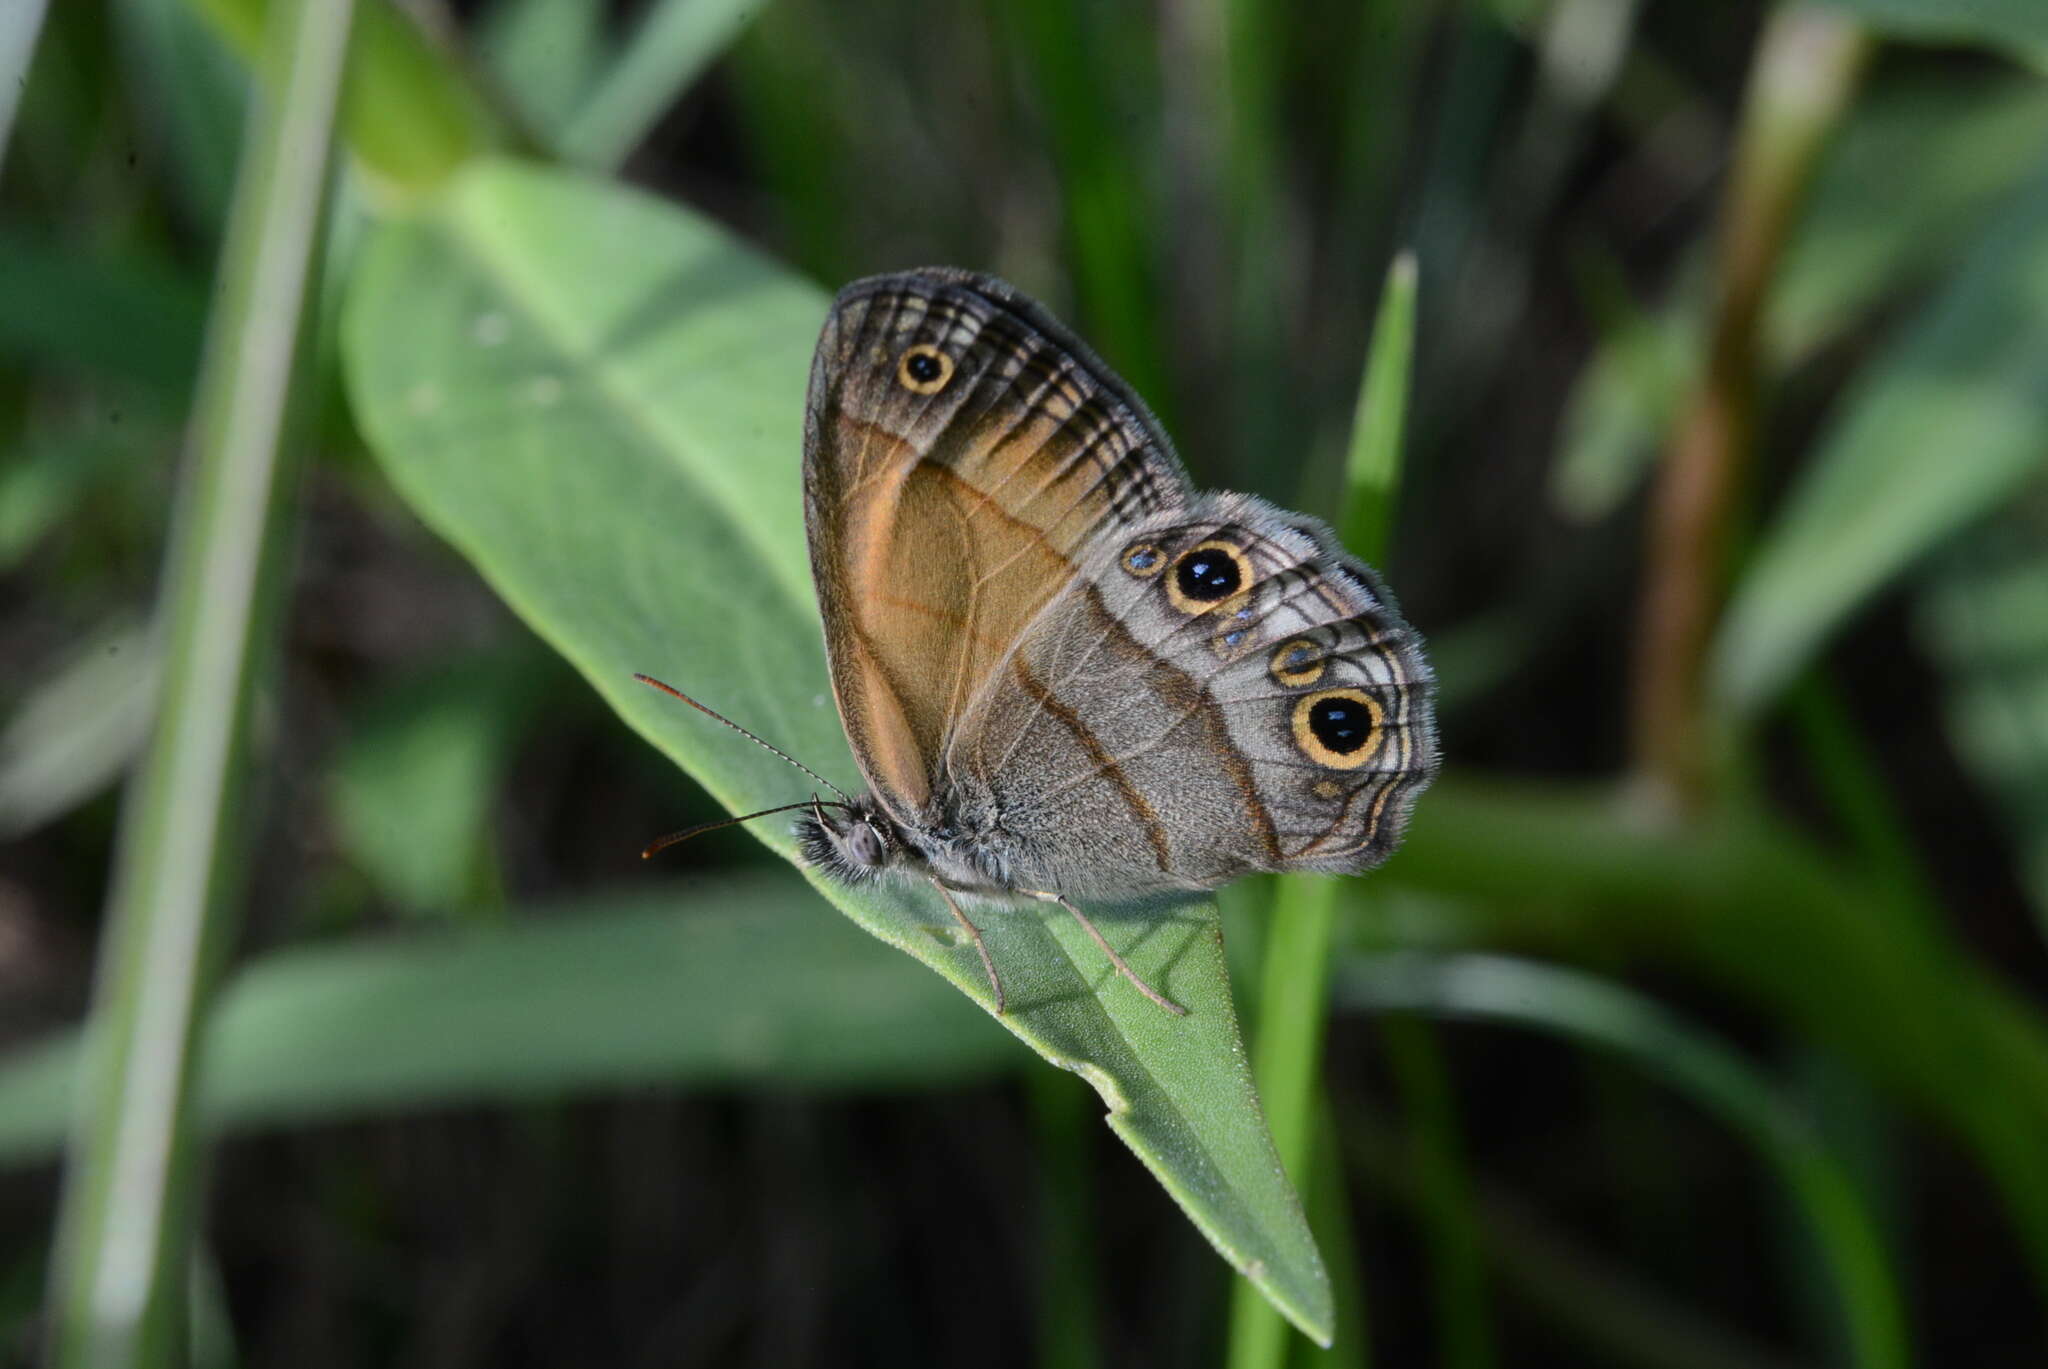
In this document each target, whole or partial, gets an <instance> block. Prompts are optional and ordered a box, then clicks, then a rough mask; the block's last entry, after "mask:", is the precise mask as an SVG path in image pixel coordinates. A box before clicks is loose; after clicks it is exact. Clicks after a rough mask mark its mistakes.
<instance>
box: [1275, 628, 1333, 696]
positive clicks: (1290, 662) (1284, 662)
mask: <svg viewBox="0 0 2048 1369" xmlns="http://www.w3.org/2000/svg"><path fill="white" fill-rule="evenodd" d="M1328 667H1329V662H1328V661H1326V660H1325V659H1324V658H1323V649H1322V647H1321V646H1320V645H1318V644H1317V643H1315V642H1311V641H1310V640H1309V639H1308V638H1306V637H1296V638H1295V639H1294V640H1293V641H1290V642H1282V643H1281V644H1280V646H1279V648H1278V649H1277V650H1276V651H1274V653H1273V660H1272V663H1271V664H1270V665H1269V666H1268V667H1267V668H1268V669H1269V670H1271V671H1272V674H1273V678H1274V679H1275V680H1278V681H1279V682H1280V683H1281V684H1284V685H1286V686H1287V687H1288V688H1289V689H1300V688H1302V687H1303V686H1304V685H1312V684H1314V683H1315V682H1316V681H1317V680H1320V679H1322V678H1323V671H1324V670H1326V669H1328Z"/></svg>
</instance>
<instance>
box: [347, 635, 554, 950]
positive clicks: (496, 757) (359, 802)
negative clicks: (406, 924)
mask: <svg viewBox="0 0 2048 1369" xmlns="http://www.w3.org/2000/svg"><path fill="white" fill-rule="evenodd" d="M541 654H542V653H541V652H540V651H539V649H538V648H537V647H532V646H531V645H530V644H529V646H528V649H527V650H525V651H494V652H478V653H472V654H465V655H460V656H452V657H449V658H446V659H443V660H440V661H437V662H435V663H434V664H433V665H432V666H431V667H430V668H427V669H423V670H420V671H417V672H414V673H411V674H408V675H403V676H400V677H399V678H398V679H397V680H396V681H395V682H394V683H392V684H390V685H388V686H387V687H385V688H383V689H381V690H380V691H379V692H378V693H376V694H375V695H373V696H371V698H370V699H369V701H368V703H367V704H366V705H365V706H364V707H363V708H362V709H361V710H360V711H359V712H358V713H357V714H356V716H355V717H354V718H353V719H352V721H351V724H350V726H349V728H348V731H347V734H346V741H345V743H344V744H343V746H342V749H341V751H340V754H339V755H338V756H337V757H336V759H335V762H334V764H333V767H332V770H331V772H330V779H329V784H328V802H329V806H330V808H331V809H332V811H333V814H334V824H335V829H336V833H337V835H338V836H339V837H340V839H341V842H342V844H343V846H344V848H345V849H346V850H347V852H348V854H349V855H350V857H351V858H352V859H353V860H354V861H355V863H356V864H357V865H358V866H360V867H361V868H362V870H363V872H364V873H365V874H367V875H368V876H369V877H370V880H371V882H372V883H374V884H375V885H376V886H377V889H378V892H380V893H381V894H383V896H384V897H385V898H386V899H388V900H389V901H390V902H391V903H392V904H394V905H395V906H396V907H397V908H398V909H399V910H400V911H401V912H405V913H412V914H421V915H425V916H430V917H459V916H462V915H464V914H465V913H467V912H475V911H477V909H478V907H479V905H480V904H481V903H484V902H486V901H496V900H495V898H494V896H493V895H492V894H491V892H490V891H491V890H494V889H495V888H496V887H497V880H496V878H495V874H494V870H495V862H494V861H493V860H492V858H491V855H490V847H491V842H490V817H491V813H492V809H493V807H494V805H495V804H496V802H497V800H498V797H499V795H500V794H501V792H502V790H503V778H504V771H505V769H506V767H507V766H509V765H510V764H511V760H512V743H513V741H514V734H515V730H516V729H517V727H518V724H519V722H520V719H521V718H522V717H523V716H524V715H525V714H526V713H527V712H528V711H529V710H530V708H531V707H532V705H533V703H534V700H535V698H536V696H537V695H538V694H539V692H540V689H541V688H542V687H543V686H545V685H546V684H548V683H550V682H552V679H553V675H552V673H551V672H550V671H549V670H548V668H547V667H548V665H549V664H550V662H548V661H546V660H536V659H535V658H536V657H538V656H540V655H541Z"/></svg>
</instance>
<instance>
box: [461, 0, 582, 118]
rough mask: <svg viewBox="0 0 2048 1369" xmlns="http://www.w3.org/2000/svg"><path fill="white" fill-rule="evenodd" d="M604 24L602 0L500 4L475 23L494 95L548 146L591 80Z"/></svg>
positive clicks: (528, 0) (533, 0)
mask: <svg viewBox="0 0 2048 1369" xmlns="http://www.w3.org/2000/svg"><path fill="white" fill-rule="evenodd" d="M604 18H605V5H604V3H603V0H501V3H499V4H496V5H493V6H492V7H491V9H490V11H489V12H488V13H486V14H485V15H484V16H483V18H482V20H481V21H480V26H479V29H478V32H477V37H476V46H477V50H478V52H479V53H480V54H481V55H482V57H483V58H484V60H485V61H486V62H488V63H489V64H490V68H491V72H492V75H493V76H494V77H495V85H496V89H497V90H499V91H500V92H502V93H503V95H504V98H505V99H506V100H507V101H509V102H510V103H511V105H512V107H513V108H515V109H517V110H518V112H519V115H520V117H521V118H523V119H524V120H525V121H526V125H527V127H528V128H530V129H532V130H533V131H534V132H535V133H537V134H539V135H540V137H541V139H542V141H543V142H545V143H547V144H548V145H550V146H553V145H554V142H555V140H556V139H557V138H558V137H559V136H560V134H561V132H562V130H563V128H564V127H566V126H567V125H568V122H569V118H570V116H571V115H572V114H574V113H575V112H576V109H577V107H578V106H580V105H581V104H582V103H583V101H584V100H585V99H586V98H587V97H588V96H589V94H590V89H591V86H592V85H593V84H594V83H595V81H596V80H597V73H598V69H599V67H600V65H601V64H602V63H603V61H604V55H605V53H604V46H605V43H604V39H605V34H604Z"/></svg>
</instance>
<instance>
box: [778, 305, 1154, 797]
mask: <svg viewBox="0 0 2048 1369" xmlns="http://www.w3.org/2000/svg"><path fill="white" fill-rule="evenodd" d="M1192 498H1193V495H1192V491H1191V490H1190V487H1189V485H1188V481H1187V477H1186V475H1185V474H1184V473H1183V472H1182V470H1181V467H1180V464H1179V462H1178V461H1177V460H1176V459H1175V457H1174V455H1173V452H1172V448H1171V446H1170V445H1169V444H1168V442H1167V440H1166V438H1165V437H1164V436H1163V434H1161V432H1160V430H1159V427H1158V425H1157V423H1156V422H1155V421H1154V420H1153V419H1152V417H1151V415H1150V414H1149V413H1148V412H1147V411H1146V409H1145V407H1144V405H1143V404H1142V403H1141V402H1140V401H1139V400H1138V399H1137V398H1136V397H1135V396H1133V395H1132V394H1131V393H1130V391H1129V390H1128V389H1127V388H1126V387H1125V386H1124V384H1123V383H1122V381H1121V380H1119V379H1118V378H1117V377H1116V376H1115V374H1114V373H1112V372H1111V371H1110V370H1109V369H1108V367H1106V366H1105V365H1103V364H1102V363H1101V362H1100V361H1099V360H1097V359H1096V357H1095V356H1094V354H1093V353H1092V352H1090V351H1089V350H1088V349H1087V348H1086V347H1085V346H1083V345H1082V344H1081V343H1080V342H1079V341H1078V340H1076V339H1075V338H1074V337H1073V336H1072V335H1071V334H1069V333H1068V332H1067V331H1066V330H1065V329H1064V328H1063V327H1062V326H1061V325H1059V324H1058V323H1057V322H1055V321H1054V320H1053V319H1052V318H1051V317H1050V316H1048V315H1047V314H1046V313H1045V312H1044V311H1043V310H1042V309H1040V308H1039V307H1038V306H1037V305H1036V304H1034V303H1032V302H1031V301H1030V300H1028V299H1026V298H1024V297H1022V296H1020V295H1018V294H1017V293H1016V292H1015V291H1014V290H1012V289H1011V288H1010V287H1009V286H1007V285H1004V284H1002V283H1001V282H999V281H996V280H993V279H991V278H988V277H984V276H977V275H973V274H970V273H967V272H960V271H950V270H925V271H913V272H905V273H901V274H898V275H892V276H879V277H874V278H871V279H868V280H863V281H857V282H855V283H854V284H852V285H849V286H848V287H847V288H846V289H845V290H843V291H841V292H840V294H839V297H838V298H837V300H836V301H835V302H834V304H833V308H832V312H831V314H830V316H829V317H828V318H827V320H826V323H825V328H824V332H823V334H822V336H821V337H820V340H819V345H818V351H817V355H816V358H815V360H814V361H813V364H812V370H811V383H810V396H809V401H808V405H807V408H806V413H805V428H804V500H805V524H806V527H807V529H808V532H809V537H810V550H811V566H812V572H813V575H814V578H815V580H816V583H817V589H818V599H819V607H820V609H821V610H822V612H823V616H824V623H825V645H826V654H827V656H828V657H829V660H830V663H831V672H832V687H833V692H834V694H835V696H836V698H837V700H838V704H839V709H840V714H841V718H842V720H843V721H844V722H845V724H846V734H847V737H848V740H849V741H850V742H851V744H852V746H853V749H854V753H855V757H856V759H857V760H858V761H859V763H860V766H861V769H862V771H863V772H864V773H865V774H866V777H867V779H868V782H869V784H870V785H871V786H872V787H873V789H874V791H875V793H876V795H877V797H878V798H880V800H881V801H882V802H883V804H884V805H885V806H886V807H888V808H889V810H890V811H891V813H892V815H893V816H895V817H896V818H897V819H898V820H899V821H910V820H913V819H915V818H916V817H917V816H918V815H919V814H920V813H924V812H926V811H928V809H929V806H930V804H931V801H932V798H933V794H934V791H935V789H936V788H937V787H938V786H939V785H940V784H941V783H942V782H943V777H944V771H945V766H946V759H945V757H946V751H947V747H948V744H949V742H950V740H951V738H952V735H953V732H954V728H955V725H956V724H957V722H958V721H959V720H960V719H961V718H962V717H963V716H964V715H966V714H967V713H968V711H969V709H970V706H971V705H972V704H973V702H974V701H975V700H976V699H977V698H979V697H981V696H982V695H984V694H985V693H986V692H987V686H988V684H989V682H990V679H991V677H992V675H994V674H995V672H997V670H998V669H999V667H1001V665H1002V663H1003V662H1004V661H1005V660H1006V659H1007V658H1008V657H1009V656H1010V655H1011V653H1012V651H1013V648H1014V647H1015V646H1016V644H1017V642H1018V640H1019V638H1020V637H1021V636H1022V634H1023V633H1024V631H1025V629H1026V627H1027V626H1028V625H1029V624H1030V623H1031V622H1032V621H1033V620H1034V619H1035V618H1037V617H1038V616H1039V614H1040V612H1041V611H1042V610H1043V609H1045V607H1046V605H1047V604H1048V603H1049V602H1050V601H1052V600H1053V599H1054V598H1055V597H1056V596H1058V595H1059V594H1060V593H1062V592H1063V591H1064V590H1065V589H1067V587H1068V586H1069V585H1070V583H1071V582H1072V581H1073V580H1074V577H1075V575H1076V572H1077V569H1078V568H1079V566H1080V565H1081V564H1082V563H1083V561H1084V560H1085V558H1086V557H1087V555H1088V554H1089V550H1090V548H1091V547H1096V546H1100V545H1104V544H1106V543H1107V542H1108V541H1113V540H1115V539H1116V538H1117V537H1118V536H1119V530H1120V529H1123V528H1125V527H1129V526H1135V525H1137V524H1139V523H1142V522H1144V521H1146V520H1148V519H1156V518H1159V517H1163V516H1169V515H1171V514H1172V513H1173V512H1174V511H1175V510H1179V509H1183V508H1185V507H1187V506H1188V504H1189V503H1190V502H1191V500H1192Z"/></svg>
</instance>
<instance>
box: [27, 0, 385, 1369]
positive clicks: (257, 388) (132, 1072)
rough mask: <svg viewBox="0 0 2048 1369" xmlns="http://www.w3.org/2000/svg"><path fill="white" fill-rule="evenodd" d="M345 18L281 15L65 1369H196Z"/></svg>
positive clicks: (197, 439) (56, 1319)
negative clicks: (235, 941) (255, 777)
mask: <svg viewBox="0 0 2048 1369" xmlns="http://www.w3.org/2000/svg"><path fill="white" fill-rule="evenodd" d="M352 18H353V5H352V3H351V2H350V0H298V2H297V3H292V4H285V3H282V2H280V3H279V4H277V5H275V6H273V7H272V9H271V27H270V31H269V33H268V35H267V37H266V48H265V72H264V74H265V75H266V76H267V78H268V79H267V81H266V82H265V83H264V84H265V91H266V96H267V98H268V100H269V102H270V108H269V110H268V111H266V112H265V113H264V114H263V115H262V116H261V117H256V118H252V119H250V120H249V124H248V134H247V141H246V143H245V146H244V153H243V160H242V172H241V175H240V179H239V183H238V185H237V188H236V193H235V204H234V209H233V213H232V216H231V220H230V223H229V228H228V236H227V240H226V244H225V247H224V249H223V251H222V253H221V267H220V282H221V283H220V286H219V292H218V295H217V299H216V304H215V309H214V315H213V323H212V326H211V329H210V331H209V336H208V342H207V356H206V360H205V363H204V366H203V368H202V371H201V374H200V379H199V387H198V391H197V393H196V395H195V401H194V410H193V416H192V421H191V427H190V430H189V436H188V451H187V458H186V459H187V468H186V474H185V484H184V488H183V489H182V491H181V493H180V500H179V506H178V514H177V521H176V525H175V527H174V529H173V532H172V538H171V547H170V552H169V555H168V558H167V560H166V565H165V579H164V586H163V597H162V603H161V607H160V609H159V628H160V630H161V632H162V633H163V635H164V639H165V644H166V651H165V656H164V675H163V691H162V695H161V704H160V713H159V715H158V719H157V725H156V731H155V734H154V737H153V739H152V742H151V745H150V749H149V752H148V755H147V756H146V758H145V760H144V763H143V766H142V768H141V770H140V772H139V773H138V775H137V777H136V780H135V782H134V784H133V786H132V788H131V789H130V791H129V794H128V799H127V804H126V806H125V808H124V810H123V813H122V825H121V835H120V845H119V850H118V852H117V855H116V861H115V869H114V878H113V891H112V894H111V896H110V898H109V905H108V918H107V932H106V935H105V940H104V943H103V945H102V947H101V951H100V961H99V969H98V982H97V985H96V989H95V994H94V1002H93V1010H92V1017H91V1021H90V1024H89V1027H88V1041H89V1046H88V1061H89V1063H88V1067H87V1074H86V1078H85V1081H84V1086H83V1088H82V1089H81V1091H80V1092H81V1096H80V1098H79V1100H78V1111H77V1122H76V1130H75V1132H74V1135H73V1140H72V1145H71V1152H70V1163H69V1168H68V1172H67V1174H66V1177H65V1184H64V1193H63V1200H62V1206H61V1210H60V1214H59V1228H58V1249H57V1256H56V1267H55V1272H54V1276H53V1283H52V1289H51V1308H50V1316H49V1354H50V1362H51V1363H52V1364H53V1365H56V1366H58V1369H141V1367H143V1366H155V1365H169V1364H175V1363H179V1362H182V1360H183V1358H184V1354H185V1334H186V1332H185V1320H186V1318H185V1300H186V1295H187V1284H186V1273H185V1271H186V1263H187V1261H186V1251H187V1246H188V1245H189V1243H190V1239H191V1231H190V1226H191V1223H192V1221H193V1219H194V1215H195V1211H196V1207H197V1201H196V1197H197V1190H198V1188H199V1173H200V1169H201V1165H200V1163H199V1159H200V1157H199V1154H198V1148H197V1144H196V1142H195V1140H194V1138H193V1128H192V1125H191V1120H192V1119H191V1108H190V1106H189V1104H190V1100H191V1098H192V1096H193V1076H194V1064H195V1054H194V1044H195V1042H196V1041H197V1039H198V1031H199V1027H200V1024H201V1022H202V1020H203V1019H204V1017H205V1012H206V998H207V990H208V981H209V978H210V976H209V974H208V967H209V963H210V961H211V960H212V959H213V954H214V952H215V951H216V950H217V949H218V948H219V946H220V945H221V943H222V941H223V939H224V938H223V930H224V924H225V923H226V922H227V921H228V920H229V919H230V916H231V914H232V912H233V910H234V908H235V906H236V904H237V903H238V901H239V899H240V896H241V880H242V874H243V871H244V866H245V861H244V860H243V857H242V850H243V844H244V838H246V836H247V833H246V831H245V830H244V828H245V818H246V815H245V814H244V813H243V812H242V811H240V805H239V801H238V800H239V791H240V789H241V787H242V780H243V771H244V768H245V766H244V759H245V753H246V749H247V734H248V721H249V714H250V711H251V702H252V699H253V697H254V695H255V693H256V688H255V686H256V682H257V680H258V679H259V678H260V677H261V675H262V673H263V669H264V664H265V661H266V659H267V657H268V655H269V648H270V646H271V638H272V635H273V634H272V632H271V627H272V624H273V621H274V618H275V609H276V607H277V601H278V599H279V597H280V595H279V591H280V589H281V586H280V583H279V581H280V570H281V564H280V563H281V559H282V542H283V538H282V537H281V535H280V534H281V524H282V522H283V520H282V518H281V517H280V511H281V510H282V509H283V508H284V507H285V505H286V502H287V495H288V491H289V489H290V487H291V481H290V478H289V475H290V470H291V462H290V460H289V453H288V451H287V446H286V442H285V438H286V429H287V421H288V416H289V414H290V411H291V408H292V404H291V399H292V394H293V390H294V377H295V375H296V374H297V373H298V372H299V370H300V367H299V365H298V361H299V356H300V352H301V350H302V349H301V342H302V339H303V338H304V337H305V336H306V333H307V327H306V322H307V318H308V315H309V313H310V301H311V299H312V295H313V291H314V282H315V272H316V267H317V262H318V257H319V247H320V243H321V236H322V235H321V228H322V223H323V219H324V207H325V201H326V191H327V186H328V165H329V161H328V157H329V150H330V147H331V144H332V137H333V129H334V122H335V115H336V109H337V105H338V102H339V98H340V90H341V80H342V69H343V66H344V63H345V56H346V53H347V50H348V40H349V32H350V25H351V21H352Z"/></svg>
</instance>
